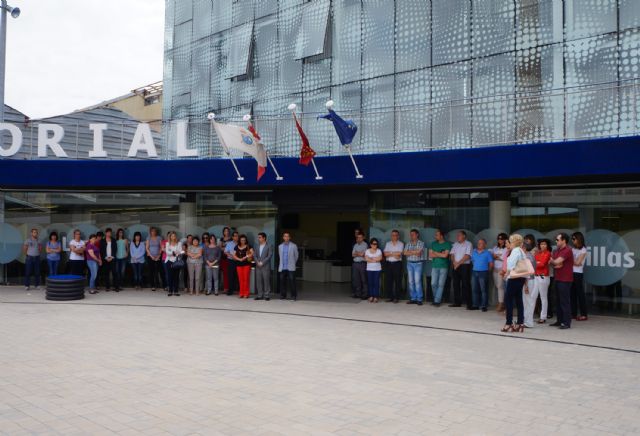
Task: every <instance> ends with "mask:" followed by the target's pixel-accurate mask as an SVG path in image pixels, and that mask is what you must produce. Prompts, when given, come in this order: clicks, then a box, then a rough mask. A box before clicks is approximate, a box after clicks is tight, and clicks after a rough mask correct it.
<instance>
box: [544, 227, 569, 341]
mask: <svg viewBox="0 0 640 436" xmlns="http://www.w3.org/2000/svg"><path fill="white" fill-rule="evenodd" d="M568 243H569V235H567V234H566V233H560V234H559V235H558V236H556V246H557V247H556V249H555V250H554V251H553V253H552V254H551V261H550V262H549V264H550V265H551V266H552V267H553V269H554V277H555V285H556V315H557V320H556V322H554V323H553V324H549V325H550V326H551V327H559V328H560V329H562V330H565V329H568V328H571V285H572V283H573V252H572V251H571V248H570V247H569V245H568Z"/></svg>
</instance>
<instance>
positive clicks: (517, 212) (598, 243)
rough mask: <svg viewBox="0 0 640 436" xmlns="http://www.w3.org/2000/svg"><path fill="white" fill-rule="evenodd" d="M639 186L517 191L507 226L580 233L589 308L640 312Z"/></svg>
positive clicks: (547, 233)
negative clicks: (582, 237) (639, 254)
mask: <svg viewBox="0 0 640 436" xmlns="http://www.w3.org/2000/svg"><path fill="white" fill-rule="evenodd" d="M638 211H640V190H639V189H638V188H602V189H567V190H560V189H557V190H538V191H519V192H517V193H514V194H513V197H512V208H511V215H512V219H511V228H512V229H522V228H526V229H532V230H534V231H535V233H537V234H541V235H542V236H544V237H545V238H547V239H549V240H550V241H552V243H553V241H554V240H555V236H556V235H557V234H558V233H562V232H565V233H567V234H568V235H569V236H571V234H572V233H573V232H576V231H580V232H582V233H583V235H584V237H585V242H586V248H587V259H586V262H585V267H584V281H585V282H586V283H585V290H586V292H587V301H588V302H589V303H588V304H589V306H591V307H590V312H591V311H593V312H596V313H609V314H621V315H638V314H640V273H639V272H638V268H637V265H638V262H640V257H639V256H638V253H640V229H639V228H638V223H640V212H638Z"/></svg>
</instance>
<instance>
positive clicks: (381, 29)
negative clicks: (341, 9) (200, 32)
mask: <svg viewBox="0 0 640 436" xmlns="http://www.w3.org/2000/svg"><path fill="white" fill-rule="evenodd" d="M394 24H395V23H394V4H393V2H390V1H388V0H365V1H363V2H362V33H363V35H362V77H363V78H370V77H377V76H383V75H386V74H393V72H394V33H395V29H394Z"/></svg>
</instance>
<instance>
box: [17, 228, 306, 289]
mask: <svg viewBox="0 0 640 436" xmlns="http://www.w3.org/2000/svg"><path fill="white" fill-rule="evenodd" d="M23 249H24V254H25V279H24V280H25V282H24V286H25V289H26V290H29V289H30V286H31V279H32V276H33V277H34V281H35V287H36V288H39V286H40V275H41V274H40V260H41V259H40V255H41V253H42V252H43V247H42V244H40V242H39V235H38V230H37V229H32V230H31V236H30V237H29V238H28V239H27V240H26V241H25V242H24V247H23ZM63 251H64V250H63V247H62V244H61V242H60V241H59V240H58V234H57V233H56V232H51V233H50V234H49V239H48V241H47V243H46V247H44V252H45V253H46V259H47V274H48V275H49V276H53V275H58V274H59V273H60V271H59V269H60V262H61V257H62V252H63ZM68 252H69V257H68V261H67V264H66V265H67V272H69V273H70V274H72V275H79V276H83V275H85V271H88V274H87V275H88V288H89V293H91V294H95V293H97V292H98V291H99V286H104V290H105V291H111V290H113V291H115V292H120V291H121V290H122V289H123V287H124V285H125V282H127V281H129V280H128V279H129V278H130V283H131V284H132V286H133V287H134V288H135V289H136V290H141V289H143V287H144V286H145V284H148V285H149V286H150V287H151V290H152V291H154V292H155V291H156V290H158V289H164V290H165V291H166V292H167V295H168V296H180V295H181V290H182V291H183V292H185V293H188V294H190V295H201V294H206V295H212V294H213V295H219V294H220V293H225V294H227V295H234V294H236V293H237V294H238V295H239V297H240V298H249V296H250V283H251V270H252V268H255V271H256V273H255V274H256V277H255V278H256V282H255V283H256V291H257V295H256V297H255V299H256V300H267V301H269V300H270V299H271V262H272V257H273V253H274V250H273V249H272V247H271V246H270V245H269V243H268V242H267V235H266V234H265V233H262V232H261V233H259V234H258V239H257V241H256V244H255V245H252V244H251V243H250V241H249V238H248V237H247V236H246V235H241V234H239V233H238V232H236V231H232V229H231V228H230V227H225V228H224V229H223V231H222V235H221V236H220V239H218V238H216V236H215V235H211V234H209V233H208V232H205V233H203V234H202V236H201V237H198V236H195V235H187V236H186V237H185V238H183V239H180V240H179V239H178V236H177V234H176V232H173V231H172V232H168V233H167V234H166V237H164V238H162V237H161V236H160V234H159V232H158V229H156V228H155V227H152V228H151V229H150V231H149V236H148V237H147V238H146V240H143V237H142V234H141V233H140V232H135V233H134V234H133V237H132V239H131V240H129V239H127V238H126V236H125V231H124V229H117V230H116V232H115V235H114V234H113V230H112V229H111V228H107V229H106V230H105V231H104V232H96V233H94V234H91V235H89V237H88V238H87V239H86V240H83V239H82V237H81V233H80V230H74V231H73V238H72V239H71V240H70V241H69V243H68ZM278 253H279V263H278V274H279V276H280V281H279V283H280V285H279V291H280V292H279V295H280V298H281V299H286V298H287V297H289V299H291V300H293V301H295V300H296V299H297V296H298V295H297V290H296V283H295V271H296V264H297V262H298V256H299V254H298V247H297V245H296V244H295V243H294V242H293V241H291V236H290V234H289V233H288V232H284V233H283V235H282V243H281V244H280V245H279V246H278ZM127 265H129V266H130V270H131V275H130V276H129V277H128V275H127ZM145 265H146V266H147V270H148V277H147V280H146V281H145V280H144V276H143V273H144V267H145Z"/></svg>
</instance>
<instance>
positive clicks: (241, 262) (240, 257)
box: [233, 235, 253, 298]
mask: <svg viewBox="0 0 640 436" xmlns="http://www.w3.org/2000/svg"><path fill="white" fill-rule="evenodd" d="M252 257H253V249H252V248H251V246H250V245H249V240H248V239H247V235H240V236H239V237H238V245H236V249H235V252H234V253H233V259H234V260H235V261H236V270H237V271H238V282H239V285H240V286H239V287H240V298H249V294H250V280H251V258H252Z"/></svg>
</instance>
